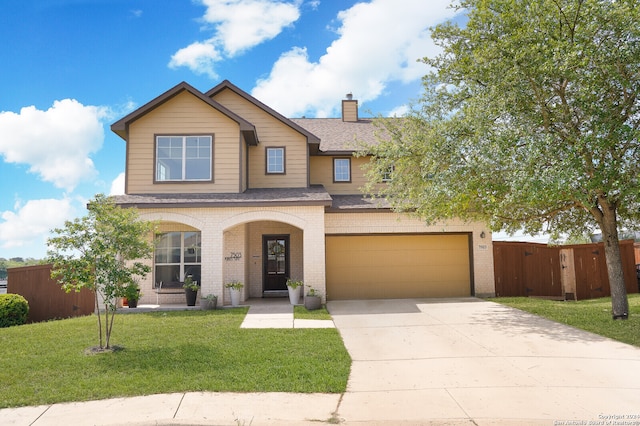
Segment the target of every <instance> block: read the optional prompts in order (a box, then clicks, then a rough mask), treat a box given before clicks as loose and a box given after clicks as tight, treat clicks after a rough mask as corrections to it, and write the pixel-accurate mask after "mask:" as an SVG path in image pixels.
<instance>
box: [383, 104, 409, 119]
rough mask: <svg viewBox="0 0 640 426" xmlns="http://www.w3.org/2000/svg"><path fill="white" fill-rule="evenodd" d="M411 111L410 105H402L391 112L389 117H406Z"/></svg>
mask: <svg viewBox="0 0 640 426" xmlns="http://www.w3.org/2000/svg"><path fill="white" fill-rule="evenodd" d="M410 110H411V109H410V108H409V106H408V105H400V106H397V107H395V108H394V109H392V110H391V111H389V114H388V116H389V117H404V116H405V115H406V114H407V113H408V112H409V111H410Z"/></svg>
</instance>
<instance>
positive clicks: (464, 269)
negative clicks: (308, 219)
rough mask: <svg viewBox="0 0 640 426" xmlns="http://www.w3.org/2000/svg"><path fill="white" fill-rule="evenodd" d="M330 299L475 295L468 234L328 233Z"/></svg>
mask: <svg viewBox="0 0 640 426" xmlns="http://www.w3.org/2000/svg"><path fill="white" fill-rule="evenodd" d="M326 261H327V264H326V267H327V298H328V299H329V300H340V299H402V298H410V297H460V296H469V295H470V294H471V274H470V270H469V237H468V235H451V234H445V235H380V236H371V235H366V236H360V235H358V236H350V235H346V236H342V235H341V236H327V237H326Z"/></svg>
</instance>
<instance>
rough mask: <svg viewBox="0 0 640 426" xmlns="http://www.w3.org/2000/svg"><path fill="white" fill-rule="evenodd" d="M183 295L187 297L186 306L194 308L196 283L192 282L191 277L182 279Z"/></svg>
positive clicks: (196, 291) (196, 295) (196, 292)
mask: <svg viewBox="0 0 640 426" xmlns="http://www.w3.org/2000/svg"><path fill="white" fill-rule="evenodd" d="M182 287H183V288H184V294H185V296H186V297H187V306H196V298H197V297H198V288H199V287H198V282H197V281H194V280H193V278H192V277H191V275H187V277H186V278H185V279H184V284H182Z"/></svg>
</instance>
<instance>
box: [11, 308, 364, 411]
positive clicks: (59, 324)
mask: <svg viewBox="0 0 640 426" xmlns="http://www.w3.org/2000/svg"><path fill="white" fill-rule="evenodd" d="M246 312H247V309H246V308H239V309H224V310H215V311H181V312H156V313H144V314H143V313H140V314H128V315H123V314H120V315H117V316H116V319H115V326H114V331H113V335H112V341H111V343H112V345H117V346H121V347H123V348H124V349H123V350H120V351H116V352H113V353H102V354H96V355H85V349H87V348H89V347H92V346H95V345H96V344H97V325H96V322H97V321H96V318H95V316H89V317H82V318H74V319H67V320H61V321H51V322H46V323H39V324H29V325H23V326H16V327H9V328H2V329H0V383H1V384H2V386H1V387H2V392H0V408H4V407H16V406H24V405H39V404H51V403H56V402H63V401H84V400H94V399H103V398H110V397H118V396H133V395H146V394H156V393H169V392H186V391H229V392H327V393H341V392H344V391H345V389H346V384H347V379H348V375H349V370H350V367H351V359H350V357H349V355H348V353H347V351H346V349H345V347H344V345H343V343H342V339H341V338H340V336H339V334H338V332H337V331H336V330H335V329H240V324H241V323H242V320H243V319H244V316H245V314H246Z"/></svg>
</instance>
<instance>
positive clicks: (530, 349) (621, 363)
mask: <svg viewBox="0 0 640 426" xmlns="http://www.w3.org/2000/svg"><path fill="white" fill-rule="evenodd" d="M328 309H329V311H330V312H331V314H332V315H333V319H334V322H335V324H336V327H337V328H338V329H339V331H340V333H341V334H342V337H343V339H344V342H345V345H346V347H347V350H348V351H349V353H350V354H351V357H352V359H353V366H352V371H351V375H350V377H349V383H348V389H347V393H346V394H345V395H344V396H343V398H342V400H341V402H340V405H339V407H338V410H337V411H338V417H340V418H342V419H344V421H345V422H346V424H376V423H378V424H380V423H393V424H397V423H399V422H402V421H404V422H406V423H407V424H477V425H495V424H545V425H549V424H556V425H559V424H584V425H587V424H611V425H613V424H630V425H640V349H638V348H635V347H633V346H630V345H625V344H622V343H619V342H616V341H613V340H609V339H605V338H602V337H600V336H597V335H594V334H591V333H587V332H583V331H580V330H577V329H574V328H571V327H567V326H563V325H560V324H557V323H555V322H552V321H547V320H544V319H541V318H539V317H536V316H534V315H530V314H527V313H524V312H521V311H518V310H516V309H512V308H508V307H505V306H502V305H498V304H496V303H493V302H487V301H482V300H479V299H475V298H464V299H440V300H438V299H403V300H370V301H334V302H329V304H328ZM608 421H609V422H610V423H607V422H608ZM621 421H622V422H628V423H616V422H621ZM590 422H591V423H590ZM598 422H602V423H598Z"/></svg>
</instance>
